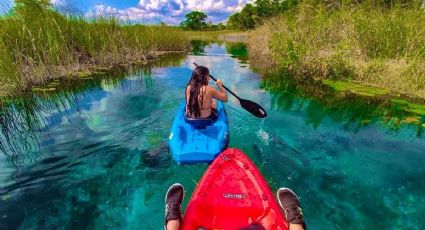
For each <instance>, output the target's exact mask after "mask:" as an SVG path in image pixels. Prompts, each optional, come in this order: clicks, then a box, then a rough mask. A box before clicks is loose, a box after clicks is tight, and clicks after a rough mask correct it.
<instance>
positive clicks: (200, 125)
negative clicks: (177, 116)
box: [184, 116, 214, 129]
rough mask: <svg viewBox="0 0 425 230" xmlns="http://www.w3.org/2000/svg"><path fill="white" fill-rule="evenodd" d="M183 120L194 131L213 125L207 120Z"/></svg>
mask: <svg viewBox="0 0 425 230" xmlns="http://www.w3.org/2000/svg"><path fill="white" fill-rule="evenodd" d="M184 120H185V121H186V122H187V123H188V124H190V125H192V126H193V127H194V128H195V129H205V128H206V127H207V126H210V125H212V124H213V123H214V120H212V119H209V118H189V117H186V116H184Z"/></svg>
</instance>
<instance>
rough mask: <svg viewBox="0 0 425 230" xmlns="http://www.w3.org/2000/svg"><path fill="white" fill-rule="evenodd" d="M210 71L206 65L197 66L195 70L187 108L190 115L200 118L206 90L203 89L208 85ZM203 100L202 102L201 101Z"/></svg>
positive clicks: (190, 83)
mask: <svg viewBox="0 0 425 230" xmlns="http://www.w3.org/2000/svg"><path fill="white" fill-rule="evenodd" d="M209 73H210V71H209V70H208V68H207V67H205V66H197V67H196V68H195V69H194V70H193V72H192V77H191V78H190V80H189V83H188V84H187V85H188V86H189V85H190V94H189V95H190V96H189V101H188V105H187V108H188V109H189V115H191V116H194V117H195V118H199V117H200V116H201V108H202V104H203V102H204V101H203V100H204V94H205V92H202V91H201V88H202V86H204V85H208V75H209ZM199 101H201V103H199Z"/></svg>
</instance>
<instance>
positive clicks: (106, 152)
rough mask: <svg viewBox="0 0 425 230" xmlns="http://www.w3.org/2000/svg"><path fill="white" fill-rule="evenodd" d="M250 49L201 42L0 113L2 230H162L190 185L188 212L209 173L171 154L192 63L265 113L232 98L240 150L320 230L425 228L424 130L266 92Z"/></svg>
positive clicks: (233, 130) (358, 110)
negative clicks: (173, 195)
mask: <svg viewBox="0 0 425 230" xmlns="http://www.w3.org/2000/svg"><path fill="white" fill-rule="evenodd" d="M235 55H236V56H235ZM245 55H246V50H244V49H243V47H242V48H241V47H236V48H235V47H232V46H231V45H226V44H223V43H221V44H219V43H211V44H204V45H203V46H201V47H198V49H195V50H194V53H192V54H191V55H187V56H178V57H172V58H168V59H167V60H164V61H163V62H162V63H160V64H156V66H153V67H151V68H135V69H133V70H129V71H125V72H120V73H118V74H116V75H118V76H112V77H106V78H105V77H101V78H97V77H93V78H87V79H85V80H84V82H83V83H81V84H80V85H77V86H73V88H72V89H71V90H64V91H60V92H57V93H52V94H48V95H38V96H37V95H35V96H33V97H31V99H28V98H22V99H17V100H16V101H14V102H13V103H10V104H9V105H8V106H7V107H6V108H3V110H2V112H1V114H0V117H1V119H0V124H1V128H2V130H1V131H0V140H1V145H0V229H71V228H72V229H85V228H86V229H161V228H162V226H163V218H164V195H165V192H166V191H167V188H168V186H169V185H171V184H172V183H175V182H179V183H182V184H183V185H184V186H185V188H186V191H187V192H186V199H185V203H184V206H186V203H187V201H188V199H189V197H190V195H191V192H192V191H193V189H194V188H195V186H196V183H197V181H198V180H199V179H200V177H201V176H202V173H203V172H204V171H205V169H206V168H207V165H206V164H200V165H188V166H186V165H183V166H182V165H176V164H175V163H174V162H173V161H172V158H171V156H170V154H169V152H168V146H167V141H168V135H169V130H170V127H171V123H172V121H173V118H174V115H175V113H176V111H177V108H178V106H179V104H180V102H181V101H182V100H183V99H184V94H183V91H184V88H185V85H186V84H187V81H188V79H189V77H190V74H191V70H192V69H193V68H194V66H193V64H192V62H194V61H195V62H197V63H198V64H200V65H205V66H207V67H208V68H210V71H211V74H212V75H213V76H216V77H218V78H220V79H222V80H223V82H224V84H225V85H227V86H228V87H229V88H230V89H231V90H233V91H234V92H236V93H237V94H238V95H239V96H240V97H241V98H246V99H250V100H253V101H255V102H257V103H259V104H261V105H262V106H263V107H264V108H265V109H266V110H267V112H268V117H267V118H266V119H258V118H256V117H254V116H252V115H251V114H249V113H248V112H246V111H245V110H243V109H241V108H240V106H239V103H238V101H237V100H236V99H235V98H233V97H231V96H230V95H229V102H228V103H227V104H226V110H227V113H228V116H229V125H230V144H229V146H230V147H237V148H240V149H242V150H243V151H244V152H245V153H247V155H248V156H249V157H250V158H251V159H252V160H253V161H254V162H255V163H256V165H257V166H258V167H259V169H260V171H261V172H262V173H263V175H264V177H265V178H266V180H267V181H268V182H269V185H270V187H271V188H272V189H273V190H274V191H275V190H276V189H277V188H279V187H281V186H283V187H289V188H291V189H293V190H294V191H295V192H296V193H297V194H298V195H299V197H300V200H301V204H302V207H303V211H304V214H305V219H306V222H307V225H308V227H309V229H424V228H425V218H424V217H425V182H424V175H425V167H424V165H425V151H424V150H425V139H424V137H423V135H422V133H421V132H422V131H421V130H419V131H418V128H417V126H412V125H409V124H405V125H400V126H397V128H394V127H393V126H391V125H389V124H388V123H386V122H382V119H381V118H378V117H377V115H376V114H375V113H372V112H370V111H371V109H370V108H369V107H370V106H369V107H368V106H366V109H365V107H364V106H363V107H362V106H347V104H346V103H345V104H333V105H332V107H329V105H326V104H324V103H323V102H320V101H318V100H316V99H315V98H314V97H308V96H300V95H299V93H298V94H297V93H296V92H298V91H296V90H294V87H292V86H289V87H283V90H285V89H286V91H284V92H275V91H273V90H268V87H265V85H269V84H271V83H273V82H268V83H265V82H263V81H262V80H261V77H260V76H259V75H258V74H256V73H255V72H253V71H252V69H251V67H250V65H249V62H247V60H246V57H244V56H245ZM295 94H296V95H295ZM329 108H331V109H329ZM368 108H369V109H368ZM347 111H350V112H347ZM368 112H369V113H368ZM365 113H367V116H366V117H367V118H368V119H365ZM421 119H423V118H421ZM359 124H362V125H359ZM390 126H391V127H390Z"/></svg>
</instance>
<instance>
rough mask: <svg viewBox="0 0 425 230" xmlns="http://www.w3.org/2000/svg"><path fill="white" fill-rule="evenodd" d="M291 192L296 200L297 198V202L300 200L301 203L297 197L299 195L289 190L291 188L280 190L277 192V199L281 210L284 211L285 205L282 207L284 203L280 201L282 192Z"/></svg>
mask: <svg viewBox="0 0 425 230" xmlns="http://www.w3.org/2000/svg"><path fill="white" fill-rule="evenodd" d="M281 191H282V192H289V193H291V194H292V195H294V196H295V197H296V198H297V200H298V202H299V200H300V199H299V198H298V196H297V194H295V192H294V191H292V190H291V189H289V188H280V189H279V190H277V192H276V198H277V201H279V205H280V208H282V209H283V205H282V202H281V201H280V199H279V193H280V192H281Z"/></svg>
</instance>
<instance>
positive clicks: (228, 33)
mask: <svg viewBox="0 0 425 230" xmlns="http://www.w3.org/2000/svg"><path fill="white" fill-rule="evenodd" d="M184 33H185V35H186V36H187V37H188V38H189V39H190V40H202V41H210V42H246V40H247V38H248V36H249V34H250V32H246V31H238V30H217V31H185V32H184Z"/></svg>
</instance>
